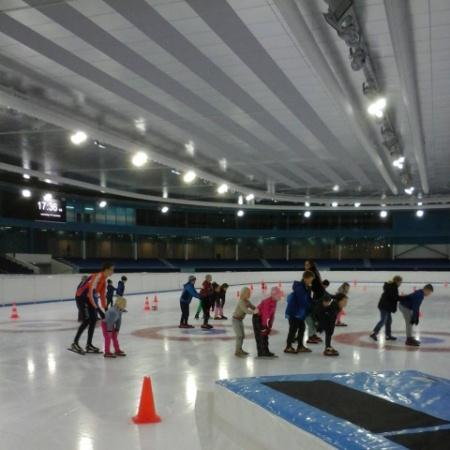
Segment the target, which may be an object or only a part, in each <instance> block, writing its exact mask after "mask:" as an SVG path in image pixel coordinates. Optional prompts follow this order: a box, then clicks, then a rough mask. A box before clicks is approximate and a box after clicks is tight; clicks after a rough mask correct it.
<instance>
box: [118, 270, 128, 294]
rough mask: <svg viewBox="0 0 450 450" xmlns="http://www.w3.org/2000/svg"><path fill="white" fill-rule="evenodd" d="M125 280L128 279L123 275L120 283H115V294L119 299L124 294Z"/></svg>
mask: <svg viewBox="0 0 450 450" xmlns="http://www.w3.org/2000/svg"><path fill="white" fill-rule="evenodd" d="M127 280H128V278H127V277H126V276H125V275H123V276H122V277H121V278H120V281H119V282H118V283H117V292H116V294H117V295H118V296H119V297H123V296H124V294H125V283H126V282H127Z"/></svg>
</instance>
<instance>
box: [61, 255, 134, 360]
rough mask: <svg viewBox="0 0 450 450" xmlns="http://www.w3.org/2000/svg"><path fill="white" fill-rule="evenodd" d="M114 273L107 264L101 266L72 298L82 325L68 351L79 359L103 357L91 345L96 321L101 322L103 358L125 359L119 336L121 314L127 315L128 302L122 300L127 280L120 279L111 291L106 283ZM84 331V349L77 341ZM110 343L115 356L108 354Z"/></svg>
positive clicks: (124, 277)
mask: <svg viewBox="0 0 450 450" xmlns="http://www.w3.org/2000/svg"><path fill="white" fill-rule="evenodd" d="M113 273H114V265H113V264H112V263H108V262H107V263H104V264H103V266H102V268H101V271H100V272H98V273H93V274H91V275H89V276H87V275H85V276H83V277H82V279H81V282H80V284H79V285H78V287H77V290H76V294H75V300H76V304H77V308H78V321H79V322H81V324H80V326H79V328H78V330H77V333H76V335H75V338H74V340H73V343H72V345H71V346H70V348H69V350H71V351H73V352H75V353H78V354H80V355H84V354H85V353H102V352H101V351H100V349H99V348H98V347H96V346H94V345H93V343H92V339H93V337H94V332H95V328H96V325H97V321H99V320H100V321H101V328H102V332H103V337H104V340H105V352H104V356H105V358H116V357H123V356H126V353H125V352H124V351H122V350H121V349H120V345H119V339H118V336H119V331H120V326H121V324H122V313H123V312H126V307H127V301H126V299H125V298H124V296H123V295H124V294H125V283H126V282H127V277H126V276H122V277H121V279H120V281H119V282H118V284H117V287H114V284H113V282H112V280H111V279H109V277H110V276H111V275H112V274H113ZM114 297H115V301H114ZM86 328H87V330H88V331H87V342H86V347H85V348H84V349H83V348H82V347H81V346H80V344H79V341H80V338H81V336H82V334H83V333H84V331H85V330H86ZM111 342H112V344H113V347H114V353H113V352H111Z"/></svg>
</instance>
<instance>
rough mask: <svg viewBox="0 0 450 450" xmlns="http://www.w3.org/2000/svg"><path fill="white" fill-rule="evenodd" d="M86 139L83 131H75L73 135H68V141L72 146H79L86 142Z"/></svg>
mask: <svg viewBox="0 0 450 450" xmlns="http://www.w3.org/2000/svg"><path fill="white" fill-rule="evenodd" d="M87 137H88V136H87V134H86V133H85V132H84V131H75V133H73V134H71V135H70V141H71V142H72V144H74V145H81V144H82V143H83V142H86V139H87Z"/></svg>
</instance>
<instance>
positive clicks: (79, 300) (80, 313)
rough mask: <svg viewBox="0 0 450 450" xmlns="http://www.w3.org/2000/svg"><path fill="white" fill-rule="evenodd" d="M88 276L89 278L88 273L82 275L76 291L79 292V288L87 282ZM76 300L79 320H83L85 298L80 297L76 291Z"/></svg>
mask: <svg viewBox="0 0 450 450" xmlns="http://www.w3.org/2000/svg"><path fill="white" fill-rule="evenodd" d="M87 278H88V276H87V275H83V276H82V277H81V280H80V283H79V284H78V286H77V291H76V292H78V289H79V288H80V287H81V286H82V285H83V284H84V283H85V282H86V280H87ZM75 302H76V304H77V309H78V322H83V309H84V306H83V299H82V298H80V297H78V296H77V294H76V293H75Z"/></svg>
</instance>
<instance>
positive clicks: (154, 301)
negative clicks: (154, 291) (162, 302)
mask: <svg viewBox="0 0 450 450" xmlns="http://www.w3.org/2000/svg"><path fill="white" fill-rule="evenodd" d="M152 310H153V311H158V296H157V295H155V297H154V298H153V305H152Z"/></svg>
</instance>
